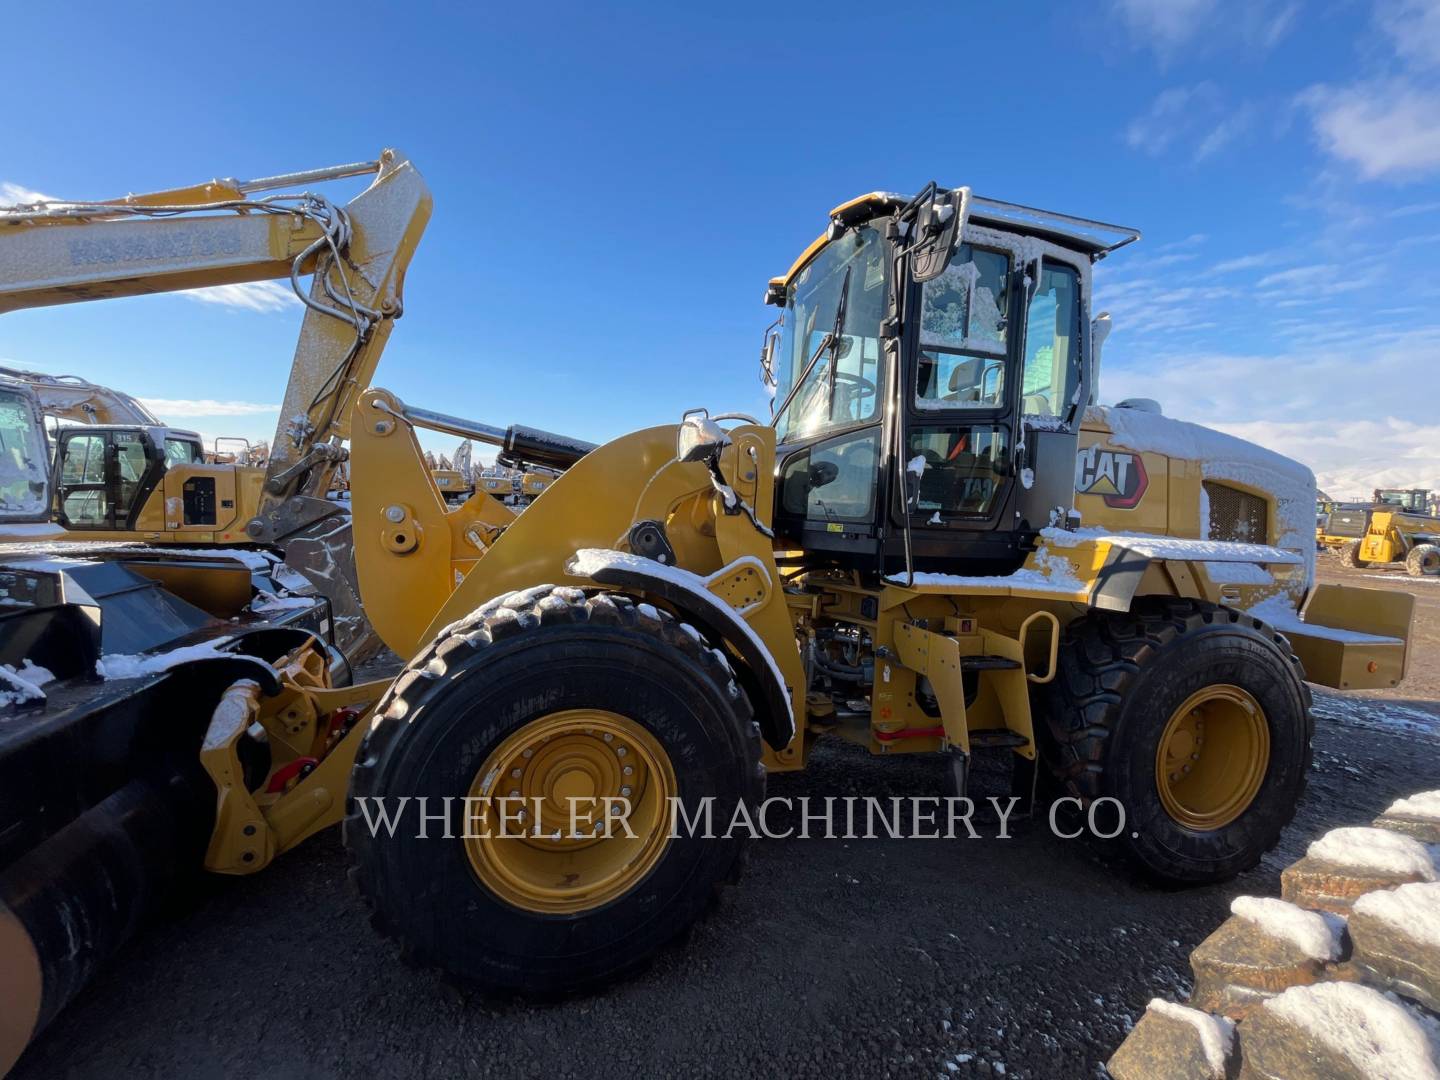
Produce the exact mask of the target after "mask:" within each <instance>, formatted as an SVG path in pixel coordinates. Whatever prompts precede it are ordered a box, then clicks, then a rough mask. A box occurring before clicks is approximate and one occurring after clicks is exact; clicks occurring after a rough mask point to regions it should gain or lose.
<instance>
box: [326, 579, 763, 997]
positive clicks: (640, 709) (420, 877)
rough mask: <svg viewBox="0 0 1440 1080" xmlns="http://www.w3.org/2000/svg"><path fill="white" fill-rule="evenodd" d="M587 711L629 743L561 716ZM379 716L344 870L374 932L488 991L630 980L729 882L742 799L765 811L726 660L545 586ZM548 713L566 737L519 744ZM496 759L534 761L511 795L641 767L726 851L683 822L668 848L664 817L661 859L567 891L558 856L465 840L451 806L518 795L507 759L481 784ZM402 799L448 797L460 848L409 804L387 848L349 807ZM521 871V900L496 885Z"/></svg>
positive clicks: (441, 654) (753, 749)
mask: <svg viewBox="0 0 1440 1080" xmlns="http://www.w3.org/2000/svg"><path fill="white" fill-rule="evenodd" d="M589 714H594V715H595V716H596V717H599V718H601V719H600V720H599V721H598V724H604V723H606V721H605V720H604V719H603V718H604V717H606V716H608V717H612V718H614V719H615V721H616V722H618V723H620V724H622V725H630V726H631V732H632V734H633V735H634V736H635V738H626V737H624V736H623V734H622V735H621V736H619V737H612V736H611V735H609V734H607V735H606V737H605V742H604V743H603V744H602V743H600V742H599V736H600V731H601V730H604V729H603V728H601V727H597V728H596V729H595V730H593V731H592V730H580V729H577V728H576V726H575V723H574V721H573V720H570V721H567V720H566V718H573V717H575V716H577V715H580V716H588V715H589ZM376 715H377V719H376V721H375V722H374V725H373V726H372V728H371V730H370V732H369V734H368V735H367V736H366V738H365V741H364V743H363V744H362V745H361V747H360V751H359V754H358V756H357V759H356V764H355V769H354V772H353V774H352V777H351V787H350V798H349V801H348V803H347V813H346V818H345V823H344V832H345V845H346V848H347V849H348V852H349V856H350V860H351V864H352V869H351V876H352V878H353V879H354V881H355V882H356V884H357V886H358V887H359V889H360V892H361V894H362V895H363V896H364V898H365V899H366V900H367V901H368V903H369V904H370V906H371V908H372V910H373V912H374V922H375V923H376V926H377V928H378V929H380V930H381V931H382V932H383V933H385V934H387V935H388V936H391V937H393V938H395V939H397V940H398V941H399V942H400V945H401V950H402V953H403V954H404V955H405V956H406V957H407V958H409V959H411V960H413V961H415V962H417V963H419V964H422V965H426V966H434V967H438V968H441V969H443V970H445V971H446V972H448V973H450V974H452V975H454V976H456V977H458V978H460V979H462V980H464V981H467V982H470V983H473V984H475V985H477V986H479V987H480V988H482V989H484V990H486V991H489V992H492V993H518V994H524V995H538V996H553V995H557V994H565V993H579V992H586V991H590V990H594V989H597V988H599V987H600V986H603V985H604V984H606V983H608V982H611V981H613V980H615V979H618V978H621V977H623V976H624V975H626V974H628V973H630V972H632V971H634V970H636V969H638V968H640V967H642V966H643V965H644V964H645V963H647V962H648V961H649V960H650V959H651V958H652V957H653V955H654V954H655V952H656V951H657V950H659V949H660V948H661V947H662V946H663V945H665V944H666V943H667V942H669V941H670V940H671V939H673V938H675V937H676V936H677V935H679V934H681V933H682V932H683V931H684V930H686V929H687V928H688V927H689V926H690V924H691V923H692V922H693V921H694V920H695V919H696V918H697V917H698V916H700V915H701V914H702V913H703V912H704V910H705V908H706V907H707V906H708V904H709V903H710V901H711V900H712V899H713V897H714V894H715V893H716V891H717V889H718V887H719V886H720V885H722V884H724V883H726V882H727V881H728V880H731V879H732V878H733V875H735V874H736V873H737V872H738V868H739V860H740V856H741V849H742V845H743V843H744V839H745V837H744V836H743V835H741V834H740V832H739V831H737V835H736V836H735V837H734V838H730V839H725V838H723V833H724V830H725V829H726V827H727V826H728V825H729V823H730V821H731V819H732V816H733V815H734V813H735V808H736V806H737V804H738V803H740V802H741V801H743V802H745V803H746V804H747V809H748V810H749V811H750V814H751V818H752V820H753V818H754V814H755V811H756V808H757V807H758V806H759V804H760V803H761V802H762V801H763V798H764V783H765V774H764V769H763V768H762V767H761V765H760V735H759V730H758V728H757V727H756V725H755V723H754V721H753V719H752V717H751V708H750V703H749V701H748V700H747V699H746V697H745V695H744V693H743V692H742V691H741V690H740V689H739V687H738V685H737V684H736V682H735V679H734V676H733V672H732V671H731V669H730V666H729V664H728V662H727V661H726V659H725V657H724V654H723V653H722V652H721V651H720V650H718V649H713V648H710V647H709V646H708V645H707V644H705V642H704V641H703V640H702V638H701V637H700V635H699V634H698V633H697V632H695V631H694V630H693V629H692V628H690V627H687V626H685V625H684V624H682V623H680V622H678V621H677V620H676V619H675V618H674V617H673V616H671V615H670V614H669V613H668V612H663V611H658V610H657V609H656V608H654V607H652V606H651V605H649V604H641V603H637V602H636V601H634V600H633V599H631V598H630V597H628V596H622V595H608V594H601V595H593V596H592V595H587V594H585V593H583V592H582V591H580V590H579V589H574V588H565V587H560V588H556V587H553V586H541V587H538V588H534V589H528V590H526V591H524V592H519V593H512V594H510V595H508V596H505V597H501V598H498V599H497V600H493V601H491V602H489V603H487V604H486V605H484V606H483V607H482V608H480V609H479V611H477V612H476V614H475V616H473V617H472V618H470V619H467V620H465V621H463V622H462V623H459V624H457V625H456V626H454V627H452V628H451V629H450V631H449V632H448V633H447V634H446V635H443V636H442V637H441V638H440V639H438V640H437V641H436V642H435V643H434V645H432V647H431V648H430V649H428V650H427V651H426V652H424V653H422V654H421V655H420V656H419V657H417V658H416V659H415V660H413V661H411V663H410V664H409V665H408V666H407V667H406V669H405V671H404V672H403V673H402V674H401V676H400V677H399V678H398V679H397V680H396V682H395V683H394V684H393V686H392V687H391V689H390V691H389V692H388V693H387V695H386V697H385V699H384V700H383V701H382V702H381V704H380V706H379V707H378V709H377V714H376ZM557 718H558V720H559V722H560V723H561V724H562V725H563V724H565V723H566V722H569V723H570V724H571V729H570V732H569V734H565V735H563V736H560V737H559V739H558V740H557V742H556V743H551V742H550V741H549V736H548V735H545V736H541V735H539V734H537V739H541V740H542V741H536V742H533V743H526V742H525V740H526V739H527V738H529V735H528V734H527V732H529V731H533V732H536V733H544V732H548V731H550V730H553V727H547V726H546V725H554V724H555V723H556V722H557ZM587 725H588V721H584V722H582V724H581V725H580V728H586V727H587ZM517 739H518V740H520V741H519V742H517V741H516V740H517ZM563 739H569V740H571V742H570V743H569V744H566V746H565V747H564V750H565V752H566V753H567V754H569V757H565V756H564V755H563V754H560V753H559V751H558V749H557V745H558V742H559V740H563ZM626 741H629V742H631V743H633V748H632V749H631V752H630V755H629V756H628V757H619V758H616V759H615V760H613V761H611V760H608V758H607V755H610V754H612V752H613V753H618V754H621V755H624V754H625V753H626V750H625V748H624V747H623V743H624V742H626ZM642 744H643V745H642ZM522 746H523V747H525V751H524V756H523V758H522V757H520V756H519V755H520V753H521V750H520V749H519V747H522ZM531 747H533V749H532V748H531ZM507 748H509V749H507ZM552 751H555V752H554V753H552ZM497 754H499V755H501V756H502V757H505V755H509V757H506V758H505V760H506V761H507V762H510V763H513V764H516V765H520V764H524V765H526V766H527V768H526V770H523V771H524V776H525V779H524V780H514V781H513V783H515V784H517V785H519V784H525V783H529V782H530V780H531V775H530V771H529V770H530V769H531V768H534V769H540V768H541V763H542V762H546V761H550V760H555V759H558V760H560V761H561V762H562V764H561V765H559V766H557V767H556V771H555V772H554V773H553V774H551V775H550V777H549V779H548V780H545V781H544V783H546V784H549V785H550V786H551V788H552V789H558V787H560V786H565V787H566V788H567V790H568V788H569V787H570V786H571V785H573V784H574V782H575V781H576V778H577V777H579V776H581V774H582V773H583V774H586V775H594V776H600V775H602V774H605V773H607V772H608V773H609V774H610V776H611V777H612V779H613V781H614V782H615V783H617V784H618V783H622V782H623V783H625V784H630V783H633V782H635V779H636V776H635V773H638V774H640V775H641V776H644V775H646V770H645V769H642V768H641V765H642V762H643V761H645V760H648V761H649V762H650V766H651V767H653V771H651V772H650V773H649V775H650V777H651V778H652V779H653V780H655V781H656V787H655V791H656V792H659V791H660V790H662V789H665V790H669V791H671V792H673V794H674V795H675V797H676V798H678V800H679V802H680V804H681V805H682V806H683V808H684V809H685V811H686V814H687V817H688V818H689V819H690V820H692V821H693V820H695V819H696V816H697V811H698V807H699V806H700V805H701V803H700V800H701V799H703V798H711V799H713V804H712V815H713V822H714V831H715V833H716V834H717V836H718V837H721V838H717V839H704V838H703V837H700V836H691V835H689V833H690V830H687V829H686V828H685V827H684V826H683V824H682V825H681V827H680V828H678V829H677V830H675V832H676V833H677V834H678V835H669V834H670V833H671V819H670V816H669V809H668V807H667V808H666V811H665V817H664V821H663V828H664V830H665V834H666V835H664V836H661V837H660V838H659V840H658V841H657V842H658V843H659V845H660V846H659V848H658V851H654V852H652V855H651V857H650V860H649V861H648V862H645V863H643V865H642V864H641V863H639V862H638V861H637V860H636V859H634V858H632V857H630V856H628V855H625V856H622V857H621V858H620V860H619V863H618V864H616V865H619V867H620V869H619V870H618V871H617V874H619V875H620V876H618V877H617V878H616V879H615V880H616V881H618V882H620V885H619V886H615V887H612V889H611V891H610V892H609V893H606V892H605V891H604V890H603V889H598V890H595V891H592V892H583V891H582V892H577V891H575V890H574V886H573V884H572V879H575V878H577V877H582V876H583V875H577V874H572V873H569V872H568V871H569V870H571V869H574V867H573V866H572V865H570V864H569V863H567V859H569V858H570V857H569V856H565V855H559V856H557V855H555V854H553V853H547V852H545V851H540V852H539V854H538V855H537V854H536V849H538V848H540V847H542V846H543V845H541V844H539V843H535V844H528V842H527V841H523V840H510V839H507V840H500V841H498V842H497V841H491V842H490V843H492V845H493V846H492V848H490V849H486V850H487V851H488V852H489V853H490V854H489V855H485V854H480V855H477V854H476V848H475V847H474V846H473V841H472V840H470V839H465V838H464V824H465V808H464V805H463V802H462V800H463V799H464V798H465V797H466V795H467V793H473V792H475V791H477V790H478V791H484V792H490V791H491V790H492V788H493V790H494V796H491V797H498V796H499V795H500V794H501V792H502V791H503V790H504V789H505V788H509V787H510V785H511V783H512V780H511V779H510V771H509V769H508V765H507V767H506V769H505V770H504V772H503V775H502V777H501V779H502V780H503V781H504V783H503V788H502V787H501V785H499V784H496V783H494V782H493V777H494V766H493V762H494V761H496V760H499V759H497V758H496V757H495V755H497ZM512 759H513V761H512ZM637 759H638V760H637ZM631 764H633V765H634V768H635V773H632V772H631V770H630V768H629V766H630V765H631ZM621 767H624V772H625V775H624V777H623V778H621V776H620V769H621ZM514 772H516V773H520V772H522V770H521V769H519V768H517V769H515V770H514ZM662 772H663V773H664V778H663V780H661V773H662ZM482 774H483V775H482ZM624 792H625V793H627V794H628V793H629V792H630V788H628V787H627V788H625V789H624ZM406 795H409V796H411V797H412V799H413V798H414V797H420V796H426V797H428V799H429V803H428V812H429V813H431V814H432V815H433V814H436V813H438V811H437V810H436V807H438V806H440V805H442V800H443V799H445V798H447V797H449V798H450V799H452V800H453V804H454V805H453V808H452V804H444V805H446V807H447V812H448V813H449V818H448V824H449V826H450V830H451V832H452V834H453V838H451V839H444V838H441V837H440V836H439V835H438V834H439V832H440V831H441V825H440V823H439V822H438V821H436V820H434V819H433V818H432V820H431V823H430V826H429V831H430V839H422V838H419V837H418V836H417V835H416V832H417V822H418V818H417V817H415V816H413V808H412V811H411V813H412V816H411V817H409V818H402V822H401V825H400V826H399V827H398V828H396V829H395V830H394V831H393V833H392V834H389V835H387V833H386V831H385V830H383V829H381V830H379V831H378V832H377V831H372V830H371V829H370V828H369V827H368V826H367V822H366V819H365V817H364V816H363V813H362V811H361V810H360V803H359V802H357V800H360V799H370V800H374V799H376V798H382V797H383V798H385V799H387V801H388V805H390V806H392V807H393V806H394V805H395V804H396V802H397V801H398V799H399V798H400V797H403V796H406ZM643 797H644V796H643V795H642V794H641V793H637V794H636V796H635V798H636V800H637V801H639V800H642V798H643ZM369 805H370V806H371V807H372V808H373V807H374V805H375V804H374V802H373V801H372V802H371V803H369ZM637 813H638V807H637ZM473 820H474V819H473V818H472V821H473ZM549 824H550V822H548V821H547V823H546V826H547V828H546V831H547V832H548V826H549ZM637 827H638V828H640V829H642V830H643V829H644V826H643V825H639V826H637ZM512 828H513V826H512ZM471 831H472V832H477V831H480V829H479V828H472V830H471ZM522 831H523V827H522ZM567 831H568V830H567ZM512 835H513V834H512ZM614 835H615V836H616V837H617V839H616V840H614V841H612V840H608V839H601V840H598V841H596V842H595V843H594V844H593V845H592V846H591V847H590V848H589V850H590V851H592V852H595V851H601V850H603V848H602V847H601V846H602V845H606V844H611V843H616V844H619V843H621V842H622V841H621V840H620V839H618V838H620V837H623V836H624V835H625V834H624V833H623V832H621V831H619V830H618V829H617V830H616V831H615V833H614ZM643 835H654V834H653V831H652V833H651V834H645V833H644V832H643V831H642V836H643ZM567 839H568V838H567ZM587 842H588V841H587ZM506 844H509V845H527V846H524V847H520V848H516V847H514V846H512V847H510V848H508V849H504V850H508V851H510V852H512V853H513V852H517V851H518V852H519V853H520V854H519V855H518V856H516V855H514V854H512V855H510V856H506V857H499V856H496V855H494V852H495V851H498V850H502V849H501V848H500V847H499V845H506ZM647 850H649V849H647ZM487 858H488V859H490V860H491V861H488V862H487V861H486V860H487ZM505 858H511V859H521V860H525V863H524V865H521V863H519V862H516V863H510V864H506V862H505ZM557 859H558V860H559V861H558V862H557V861H555V860H557ZM537 860H538V863H537ZM547 860H549V861H547ZM536 865H538V867H539V869H538V870H536V869H535V866H536ZM496 866H501V867H502V869H500V870H496V869H495V867H496ZM517 866H519V867H520V870H521V871H522V878H523V875H524V874H528V875H529V878H528V879H524V880H522V883H521V885H520V886H519V887H518V891H517V889H516V888H513V887H512V884H513V881H514V880H515V879H514V878H513V877H512V876H507V875H510V873H511V871H513V870H515V868H516V867H517ZM552 867H553V868H554V870H555V872H554V873H553V875H552V873H551V868H552ZM587 872H588V871H587ZM625 874H633V875H634V876H633V877H625V876H624V875H625ZM592 877H593V875H592ZM595 879H596V880H598V877H595ZM507 889H509V890H510V891H508V892H507ZM567 890H569V891H567Z"/></svg>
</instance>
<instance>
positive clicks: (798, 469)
mask: <svg viewBox="0 0 1440 1080" xmlns="http://www.w3.org/2000/svg"><path fill="white" fill-rule="evenodd" d="M879 469H880V435H879V432H877V431H876V430H875V429H873V428H872V429H870V430H868V431H863V432H859V433H857V434H854V435H845V436H841V437H840V438H837V439H832V440H831V441H830V442H826V443H820V444H818V445H816V446H814V447H812V448H810V449H809V450H808V451H805V452H803V453H800V454H797V455H796V456H795V457H793V458H791V459H790V460H789V461H788V462H786V464H785V469H784V473H783V475H782V476H781V477H780V491H781V506H782V508H783V509H784V511H785V512H786V513H787V514H794V515H795V516H797V517H803V518H805V519H806V520H807V521H827V522H829V521H868V520H870V519H871V518H872V517H873V516H874V512H875V479H876V477H877V476H878V475H879Z"/></svg>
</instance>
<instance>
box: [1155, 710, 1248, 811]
mask: <svg viewBox="0 0 1440 1080" xmlns="http://www.w3.org/2000/svg"><path fill="white" fill-rule="evenodd" d="M1269 767H1270V726H1269V724H1268V723H1267V722H1266V719H1265V710H1264V709H1262V708H1261V707H1260V703H1259V702H1258V701H1256V700H1255V698H1254V696H1253V695H1252V694H1251V693H1250V692H1249V691H1247V690H1244V689H1241V688H1240V687H1238V686H1231V685H1230V684H1228V683H1216V684H1214V685H1211V686H1207V687H1204V688H1203V689H1200V690H1197V691H1196V692H1195V693H1193V694H1191V695H1190V696H1189V697H1188V698H1186V699H1185V701H1184V702H1183V703H1181V705H1180V707H1179V708H1177V709H1176V710H1175V711H1174V712H1173V713H1172V714H1171V716H1170V719H1169V721H1167V723H1166V725H1165V729H1164V731H1163V732H1161V735H1160V741H1159V743H1158V744H1157V746H1156V749H1155V786H1156V788H1157V790H1158V792H1159V795H1160V803H1161V805H1162V806H1163V807H1164V808H1165V812H1166V813H1167V814H1169V815H1170V817H1171V818H1172V819H1173V820H1175V821H1176V822H1178V823H1179V824H1181V825H1184V826H1186V827H1187V828H1190V829H1195V830H1196V831H1198V832H1211V831H1213V830H1215V829H1223V828H1224V827H1225V826H1226V825H1229V824H1230V823H1231V822H1232V821H1235V820H1236V819H1237V818H1238V817H1240V815H1241V814H1243V813H1244V812H1245V811H1246V810H1248V809H1249V808H1250V804H1251V803H1252V802H1254V801H1255V796H1256V795H1257V794H1259V791H1260V786H1261V784H1263V783H1264V781H1265V773H1266V770H1267V769H1269Z"/></svg>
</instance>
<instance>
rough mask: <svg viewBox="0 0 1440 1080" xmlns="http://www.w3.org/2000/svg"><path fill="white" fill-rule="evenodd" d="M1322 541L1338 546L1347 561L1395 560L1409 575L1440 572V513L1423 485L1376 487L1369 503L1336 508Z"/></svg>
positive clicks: (1355, 564)
mask: <svg viewBox="0 0 1440 1080" xmlns="http://www.w3.org/2000/svg"><path fill="white" fill-rule="evenodd" d="M1321 542H1322V543H1324V544H1327V545H1329V546H1333V547H1336V548H1338V549H1339V551H1340V561H1341V562H1342V563H1344V564H1345V565H1346V566H1350V567H1355V568H1363V567H1367V566H1385V565H1392V564H1396V563H1399V564H1401V565H1403V566H1404V567H1405V571H1406V573H1408V574H1409V575H1410V576H1411V577H1427V576H1429V577H1433V576H1435V575H1437V574H1440V517H1436V516H1434V515H1432V514H1431V513H1430V492H1429V491H1428V490H1427V489H1425V488H1407V489H1399V488H1376V489H1375V492H1374V495H1373V497H1372V501H1371V503H1370V505H1369V506H1363V505H1360V506H1350V507H1340V508H1337V509H1336V510H1335V511H1333V512H1332V513H1331V515H1330V517H1329V519H1328V520H1327V524H1326V527H1325V535H1324V536H1323V537H1321Z"/></svg>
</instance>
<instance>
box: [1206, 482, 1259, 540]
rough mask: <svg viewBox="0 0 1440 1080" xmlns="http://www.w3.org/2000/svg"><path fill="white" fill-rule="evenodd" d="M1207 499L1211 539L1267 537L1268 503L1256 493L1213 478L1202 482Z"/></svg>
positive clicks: (1254, 538) (1257, 538)
mask: <svg viewBox="0 0 1440 1080" xmlns="http://www.w3.org/2000/svg"><path fill="white" fill-rule="evenodd" d="M1204 487H1205V494H1206V496H1207V497H1208V498H1209V500H1210V539H1211V540H1232V541H1238V542H1240V543H1243V544H1266V543H1269V541H1270V507H1269V504H1268V503H1266V501H1265V500H1264V499H1262V498H1260V497H1259V496H1258V495H1251V494H1250V493H1249V492H1246V491H1240V490H1238V489H1237V488H1233V487H1230V486H1229V485H1227V484H1219V483H1216V482H1215V481H1213V480H1206V481H1205V482H1204Z"/></svg>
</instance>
